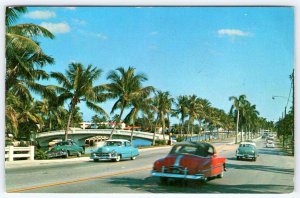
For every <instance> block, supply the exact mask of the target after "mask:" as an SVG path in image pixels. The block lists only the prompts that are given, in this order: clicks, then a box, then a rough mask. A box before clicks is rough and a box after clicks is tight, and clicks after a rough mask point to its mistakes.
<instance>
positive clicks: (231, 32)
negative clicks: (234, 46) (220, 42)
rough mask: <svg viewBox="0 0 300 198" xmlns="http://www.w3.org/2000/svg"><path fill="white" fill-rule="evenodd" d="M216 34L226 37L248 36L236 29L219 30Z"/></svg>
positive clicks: (247, 33) (248, 34)
mask: <svg viewBox="0 0 300 198" xmlns="http://www.w3.org/2000/svg"><path fill="white" fill-rule="evenodd" d="M218 34H219V35H227V36H250V33H249V32H243V31H242V30H238V29H220V30H218Z"/></svg>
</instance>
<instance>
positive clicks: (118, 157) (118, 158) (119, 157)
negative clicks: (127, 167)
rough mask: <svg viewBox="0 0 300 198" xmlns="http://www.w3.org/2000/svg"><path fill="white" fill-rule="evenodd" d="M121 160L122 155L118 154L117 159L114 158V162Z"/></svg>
mask: <svg viewBox="0 0 300 198" xmlns="http://www.w3.org/2000/svg"><path fill="white" fill-rule="evenodd" d="M120 160H121V155H117V157H116V159H114V160H113V161H114V162H119V161H120Z"/></svg>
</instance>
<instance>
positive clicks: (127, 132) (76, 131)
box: [36, 129, 169, 139]
mask: <svg viewBox="0 0 300 198" xmlns="http://www.w3.org/2000/svg"><path fill="white" fill-rule="evenodd" d="M111 131H112V129H72V130H70V132H69V133H68V134H69V135H79V134H97V135H109V134H110V133H111ZM64 133H65V131H64V130H59V131H50V132H42V133H38V134H37V136H36V138H43V137H48V136H56V135H63V134H64ZM114 135H124V136H131V130H115V132H114ZM133 136H134V137H140V138H146V139H152V138H153V133H149V132H141V131H133ZM165 136H166V139H168V137H169V136H168V135H165ZM155 139H163V135H162V134H156V135H155Z"/></svg>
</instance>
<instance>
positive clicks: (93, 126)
mask: <svg viewBox="0 0 300 198" xmlns="http://www.w3.org/2000/svg"><path fill="white" fill-rule="evenodd" d="M99 125H105V126H107V127H108V128H114V127H115V125H116V122H101V123H97V124H96V123H92V122H86V121H85V122H81V123H80V128H82V129H97V128H98V127H99ZM118 125H119V126H120V128H121V129H124V128H125V127H126V124H125V123H124V122H121V123H118Z"/></svg>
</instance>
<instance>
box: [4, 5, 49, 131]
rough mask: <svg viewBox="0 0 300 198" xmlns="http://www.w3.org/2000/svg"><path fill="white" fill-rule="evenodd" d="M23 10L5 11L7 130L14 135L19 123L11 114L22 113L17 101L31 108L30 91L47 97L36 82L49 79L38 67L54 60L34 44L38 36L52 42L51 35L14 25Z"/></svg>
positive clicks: (26, 25) (22, 25)
mask: <svg viewBox="0 0 300 198" xmlns="http://www.w3.org/2000/svg"><path fill="white" fill-rule="evenodd" d="M26 11H27V9H26V8H25V7H7V8H6V18H5V26H6V32H5V41H6V43H5V44H6V50H5V54H6V74H5V91H6V111H7V113H6V114H7V117H6V119H7V122H6V123H7V124H6V126H7V127H6V130H8V131H14V132H16V130H18V129H17V128H19V127H17V125H19V123H18V122H20V120H16V116H13V114H12V112H14V114H15V115H16V114H18V113H20V114H22V113H24V110H23V109H19V108H17V107H21V106H20V104H19V102H18V101H22V102H23V103H26V104H29V105H33V104H34V103H33V98H32V96H31V91H34V92H36V93H41V94H43V95H47V94H48V90H47V89H46V87H45V86H43V85H40V84H38V83H37V82H36V81H37V80H40V79H47V78H48V74H47V73H46V72H45V71H43V70H42V69H41V68H42V67H44V66H45V65H46V64H52V63H53V62H54V59H53V58H51V57H50V56H47V55H46V54H44V52H43V50H42V49H41V47H40V45H39V43H38V42H37V41H36V39H37V38H38V37H45V38H50V39H53V38H54V35H53V34H52V33H51V32H49V31H48V30H47V29H45V28H43V27H41V26H38V25H35V24H17V25H14V23H15V22H16V21H17V19H18V18H19V16H20V15H21V14H23V13H25V12H26ZM13 106H14V107H15V109H14V110H13V109H12V107H13ZM27 108H28V107H27ZM17 109H18V110H17ZM16 127H17V128H16Z"/></svg>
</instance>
